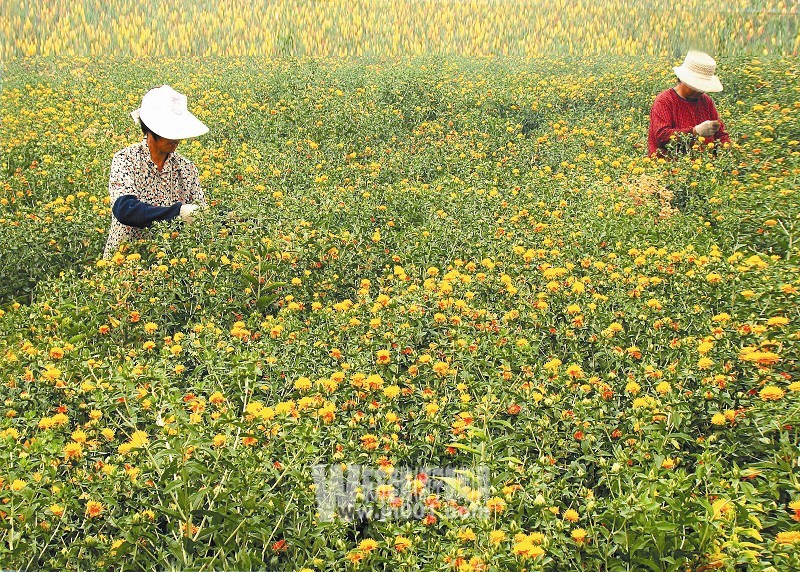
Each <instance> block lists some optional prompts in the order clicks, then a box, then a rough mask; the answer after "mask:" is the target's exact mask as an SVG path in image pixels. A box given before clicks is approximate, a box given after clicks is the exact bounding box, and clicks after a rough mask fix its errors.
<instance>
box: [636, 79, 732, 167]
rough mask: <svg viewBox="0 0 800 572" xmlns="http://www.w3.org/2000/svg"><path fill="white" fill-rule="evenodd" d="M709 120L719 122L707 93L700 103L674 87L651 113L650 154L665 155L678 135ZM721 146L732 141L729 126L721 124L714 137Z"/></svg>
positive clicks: (659, 97)
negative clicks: (680, 94)
mask: <svg viewBox="0 0 800 572" xmlns="http://www.w3.org/2000/svg"><path fill="white" fill-rule="evenodd" d="M708 119H711V120H719V114H718V113H717V108H716V107H714V102H713V101H711V98H710V97H708V95H706V94H705V93H704V94H703V95H701V96H700V97H699V98H698V99H697V100H696V101H688V100H686V99H683V98H682V97H681V96H679V95H678V94H677V93H676V92H675V90H674V89H673V88H670V89H667V90H665V91H662V92H661V93H660V94H658V97H656V100H655V102H653V108H652V109H651V110H650V132H649V133H648V135H647V150H648V155H652V154H653V153H656V152H658V154H659V155H664V154H665V151H666V145H667V143H669V140H670V137H671V136H672V135H674V134H679V133H689V134H691V132H692V128H693V127H694V126H695V125H698V124H700V123H702V122H703V121H706V120H708ZM711 140H712V141H718V142H720V143H728V142H730V140H731V139H730V137H729V136H728V133H727V132H726V131H725V125H724V124H723V123H722V122H721V121H720V127H719V131H717V133H716V135H715V136H714V137H712V138H711Z"/></svg>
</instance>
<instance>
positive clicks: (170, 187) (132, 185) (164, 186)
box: [103, 139, 205, 258]
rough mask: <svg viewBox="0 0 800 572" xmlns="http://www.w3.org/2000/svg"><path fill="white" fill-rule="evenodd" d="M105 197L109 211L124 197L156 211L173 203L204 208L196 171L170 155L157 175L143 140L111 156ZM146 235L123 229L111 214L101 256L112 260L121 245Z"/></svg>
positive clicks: (138, 230)
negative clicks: (151, 207)
mask: <svg viewBox="0 0 800 572" xmlns="http://www.w3.org/2000/svg"><path fill="white" fill-rule="evenodd" d="M108 194H109V195H110V197H111V207H112V209H113V207H114V203H115V202H116V201H117V199H119V198H121V197H124V196H127V195H132V196H134V197H136V198H137V199H138V200H139V201H141V202H143V203H146V204H149V205H153V206H157V207H169V206H172V205H173V204H175V203H176V202H181V203H183V204H187V203H195V204H198V205H201V206H202V205H205V195H204V194H203V190H202V189H201V188H200V177H199V176H198V173H197V167H195V165H194V164H193V163H192V162H191V161H189V160H188V159H186V158H185V157H182V156H181V155H178V154H177V153H172V154H170V156H169V157H167V160H166V162H165V163H164V167H163V168H162V169H161V171H159V170H158V168H157V167H156V164H155V163H154V162H153V159H152V158H151V157H150V148H149V147H148V146H147V139H142V141H141V142H139V143H136V144H134V145H131V146H129V147H126V148H125V149H122V150H121V151H118V152H117V153H116V154H115V155H114V159H113V160H112V161H111V176H110V177H109V181H108ZM146 233H147V229H146V228H135V227H132V226H127V225H124V224H122V223H121V222H120V221H119V220H117V218H116V217H115V216H114V215H113V214H112V215H111V228H110V229H109V232H108V240H107V241H106V248H105V251H104V253H103V256H104V257H106V258H108V257H110V256H112V255H113V254H114V253H115V252H116V251H117V249H118V248H119V246H120V244H122V243H123V242H129V241H133V240H138V239H141V238H144V237H145V236H146Z"/></svg>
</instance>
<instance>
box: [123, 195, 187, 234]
mask: <svg viewBox="0 0 800 572" xmlns="http://www.w3.org/2000/svg"><path fill="white" fill-rule="evenodd" d="M181 205H182V203H180V202H177V203H175V204H174V205H172V206H169V207H156V206H153V205H151V204H148V203H143V202H142V201H140V200H139V199H137V198H136V197H135V196H134V195H123V196H121V197H120V198H118V199H117V200H116V201H114V206H113V207H112V209H111V212H113V213H114V216H115V217H116V219H117V220H118V221H119V222H121V223H122V224H124V225H127V226H135V227H136V228H146V227H149V226H150V225H152V224H153V223H154V222H156V221H162V220H172V219H174V218H177V217H178V216H179V215H180V214H181Z"/></svg>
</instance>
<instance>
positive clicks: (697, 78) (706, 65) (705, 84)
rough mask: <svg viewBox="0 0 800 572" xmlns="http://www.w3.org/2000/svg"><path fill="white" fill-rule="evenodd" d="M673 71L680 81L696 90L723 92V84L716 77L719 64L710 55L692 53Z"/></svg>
mask: <svg viewBox="0 0 800 572" xmlns="http://www.w3.org/2000/svg"><path fill="white" fill-rule="evenodd" d="M672 69H673V70H675V75H677V76H678V79H679V80H681V81H682V82H683V83H685V84H686V85H688V86H689V87H691V88H692V89H694V90H697V91H703V92H712V93H713V92H717V91H722V83H721V82H720V81H719V78H718V77H717V76H715V75H714V73H715V72H716V71H717V62H715V61H714V58H712V57H711V56H709V55H708V54H704V53H703V52H695V51H691V52H689V53H688V54H686V59H685V60H683V64H682V65H681V66H680V67H677V68H672Z"/></svg>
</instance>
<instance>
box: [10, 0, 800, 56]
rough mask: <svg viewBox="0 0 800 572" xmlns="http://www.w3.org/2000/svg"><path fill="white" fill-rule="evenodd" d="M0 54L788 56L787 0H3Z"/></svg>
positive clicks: (798, 46) (798, 39) (791, 29)
mask: <svg viewBox="0 0 800 572" xmlns="http://www.w3.org/2000/svg"><path fill="white" fill-rule="evenodd" d="M0 5H3V9H2V10H1V11H0V30H1V31H2V40H1V41H0V42H1V43H0V59H5V58H8V57H17V56H31V55H46V56H50V55H70V56H102V55H131V56H135V57H148V56H149V57H154V56H186V55H189V56H263V57H302V56H311V57H376V56H377V57H402V56H420V55H426V54H441V55H459V56H478V57H484V56H518V57H539V56H552V55H569V56H577V57H584V56H596V55H636V54H644V55H661V56H673V57H678V56H679V55H680V54H682V53H684V52H685V51H686V50H687V49H688V48H697V49H701V50H706V51H708V52H710V53H715V54H720V53H739V52H745V53H751V54H759V55H797V54H798V52H799V51H800V27H798V18H799V17H800V6H798V2H797V0H730V1H726V2H718V1H714V0H686V1H684V2H680V3H675V2H671V1H668V0H652V1H650V2H645V1H642V0H544V1H542V0H458V1H453V0H430V1H419V0H414V1H407V0H352V1H349V0H348V1H343V0H326V1H319V2H315V1H303V0H287V1H275V0H268V1H263V2H250V1H247V0H226V1H212V0H202V1H192V0H175V1H172V2H165V1H163V0H156V1H152V2H147V3H146V4H143V3H142V2H137V1H134V0H114V1H105V0H3V2H2V3H0Z"/></svg>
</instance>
